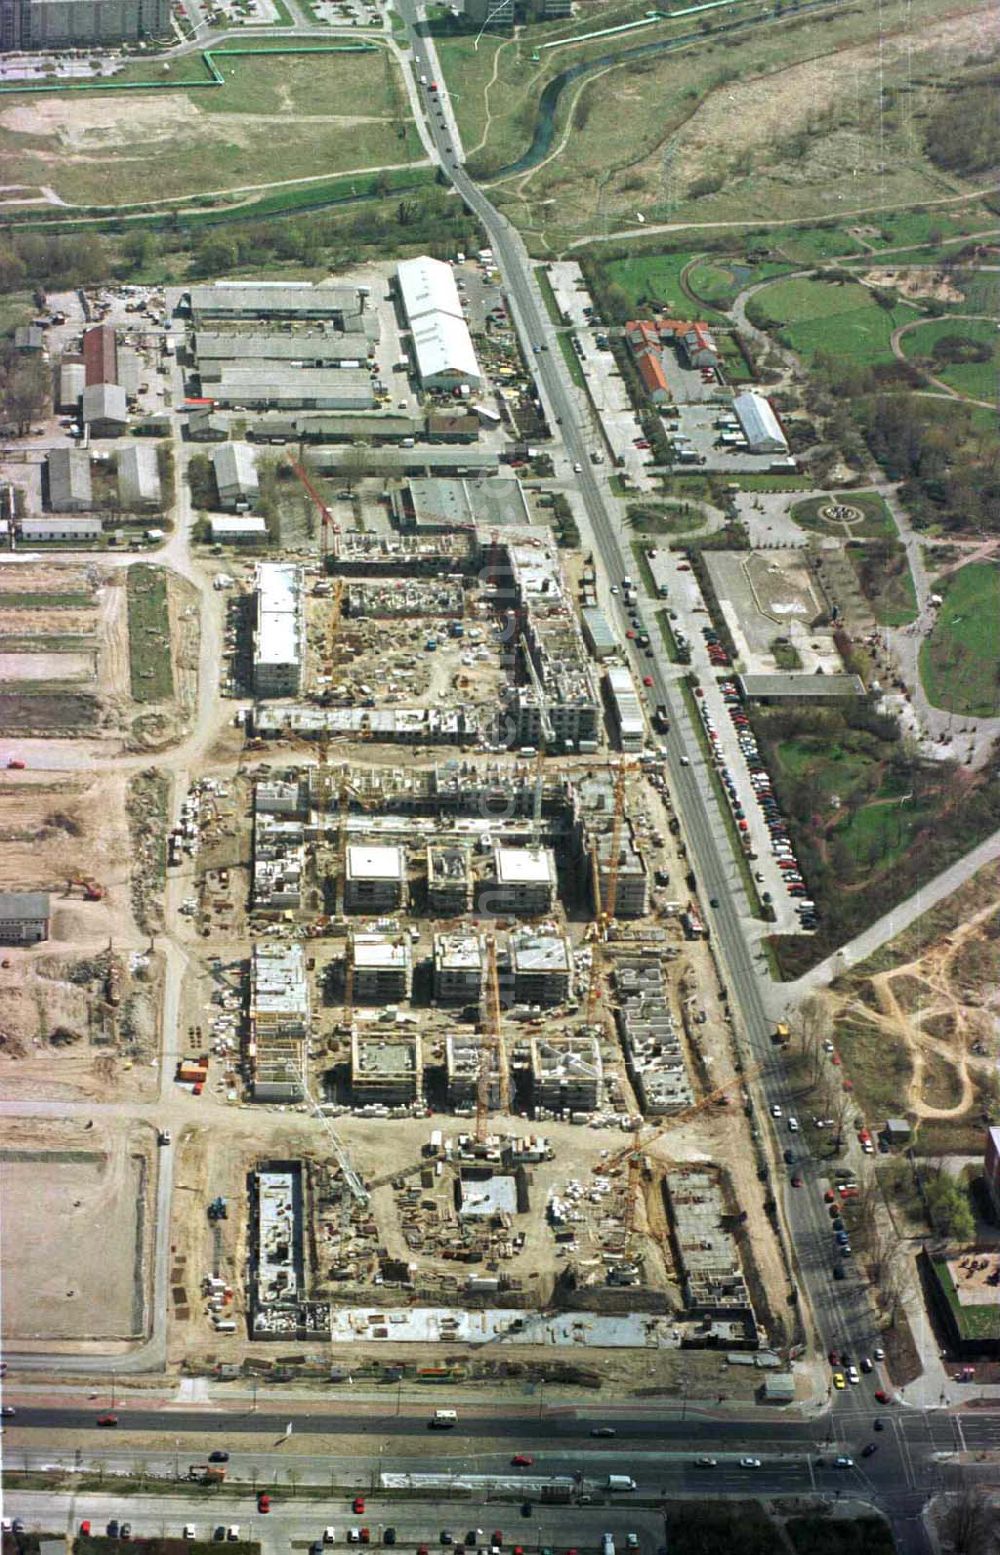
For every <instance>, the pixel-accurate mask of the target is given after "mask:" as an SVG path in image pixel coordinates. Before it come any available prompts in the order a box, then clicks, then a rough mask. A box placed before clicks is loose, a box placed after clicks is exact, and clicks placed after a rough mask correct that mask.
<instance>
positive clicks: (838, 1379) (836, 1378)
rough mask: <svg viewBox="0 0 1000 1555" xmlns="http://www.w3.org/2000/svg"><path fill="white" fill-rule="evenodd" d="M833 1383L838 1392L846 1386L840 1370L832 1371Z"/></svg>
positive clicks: (841, 1391)
mask: <svg viewBox="0 0 1000 1555" xmlns="http://www.w3.org/2000/svg"><path fill="white" fill-rule="evenodd" d="M833 1385H834V1387H835V1388H836V1390H837V1392H838V1393H843V1391H844V1389H845V1388H846V1387H847V1383H846V1381H845V1379H844V1373H843V1372H842V1371H835V1372H834V1374H833Z"/></svg>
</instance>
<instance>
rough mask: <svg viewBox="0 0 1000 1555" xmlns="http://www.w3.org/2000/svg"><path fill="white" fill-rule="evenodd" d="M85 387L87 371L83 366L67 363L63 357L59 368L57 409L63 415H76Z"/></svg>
mask: <svg viewBox="0 0 1000 1555" xmlns="http://www.w3.org/2000/svg"><path fill="white" fill-rule="evenodd" d="M86 386H87V369H86V367H85V366H84V364H83V363H82V362H72V361H67V360H66V358H65V357H64V358H63V360H62V363H61V364H60V367H59V409H60V410H61V411H62V412H63V413H64V414H69V415H74V416H75V415H76V413H77V411H78V410H79V409H80V399H81V397H82V395H83V391H84V389H85V388H86Z"/></svg>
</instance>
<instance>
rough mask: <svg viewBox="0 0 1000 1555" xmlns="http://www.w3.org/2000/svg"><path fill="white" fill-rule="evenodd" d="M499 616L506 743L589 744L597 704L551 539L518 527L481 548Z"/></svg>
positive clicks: (597, 727)
mask: <svg viewBox="0 0 1000 1555" xmlns="http://www.w3.org/2000/svg"><path fill="white" fill-rule="evenodd" d="M488 556H489V565H490V568H491V573H492V576H493V579H494V584H495V588H496V602H497V605H498V607H499V609H500V611H501V613H502V615H503V616H504V632H505V641H506V642H507V643H508V644H509V645H510V649H511V652H512V655H513V657H512V659H511V662H510V664H509V668H510V670H511V672H512V674H514V673H516V675H517V680H518V683H517V684H515V685H513V686H512V687H511V691H510V697H509V701H508V706H507V709H506V711H507V714H508V716H509V718H510V720H511V721H512V723H513V732H512V737H511V743H512V744H515V745H520V746H532V747H534V748H536V749H546V750H556V751H565V750H582V751H596V750H597V748H598V743H599V741H600V731H601V705H600V698H599V696H598V692H597V687H596V684H595V681H594V676H593V671H592V668H591V664H590V660H589V658H588V656H587V650H586V648H585V647H584V643H583V638H582V637H581V635H580V630H579V627H578V625H577V620H576V615H575V612H574V610H573V607H572V604H571V602H570V599H569V596H568V594H567V591H566V588H565V585H564V582H563V577H562V569H561V567H560V564H559V558H558V555H557V553H556V551H555V548H554V546H553V545H552V544H551V542H550V541H548V540H541V539H535V538H531V539H528V538H527V537H526V536H523V535H519V536H518V537H517V538H510V539H502V540H499V541H498V542H497V543H496V544H494V545H493V547H492V549H491V550H490V551H489V552H488Z"/></svg>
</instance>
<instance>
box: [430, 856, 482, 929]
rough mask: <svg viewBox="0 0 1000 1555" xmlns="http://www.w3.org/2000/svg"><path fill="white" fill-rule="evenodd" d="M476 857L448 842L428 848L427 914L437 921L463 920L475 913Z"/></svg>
mask: <svg viewBox="0 0 1000 1555" xmlns="http://www.w3.org/2000/svg"><path fill="white" fill-rule="evenodd" d="M472 892H473V877H472V854H471V851H470V850H469V848H468V847H462V846H457V847H456V846H455V845H454V844H452V843H447V842H444V843H442V842H429V843H428V844H427V911H428V912H429V913H431V915H432V916H433V917H435V918H460V917H462V916H463V914H465V913H467V912H471V911H472V899H473V897H472Z"/></svg>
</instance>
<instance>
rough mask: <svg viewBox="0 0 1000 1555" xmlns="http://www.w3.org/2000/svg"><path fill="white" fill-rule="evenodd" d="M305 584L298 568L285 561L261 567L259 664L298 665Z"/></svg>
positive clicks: (258, 621)
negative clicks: (301, 605)
mask: <svg viewBox="0 0 1000 1555" xmlns="http://www.w3.org/2000/svg"><path fill="white" fill-rule="evenodd" d="M301 585H302V579H301V573H300V571H299V568H298V567H291V566H288V565H287V564H286V563H283V562H261V563H260V565H259V566H258V568H257V596H258V600H257V638H256V643H255V652H254V659H255V662H256V663H258V664H296V663H298V660H299V657H300V644H299V624H300V623H299V615H300V598H301Z"/></svg>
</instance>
